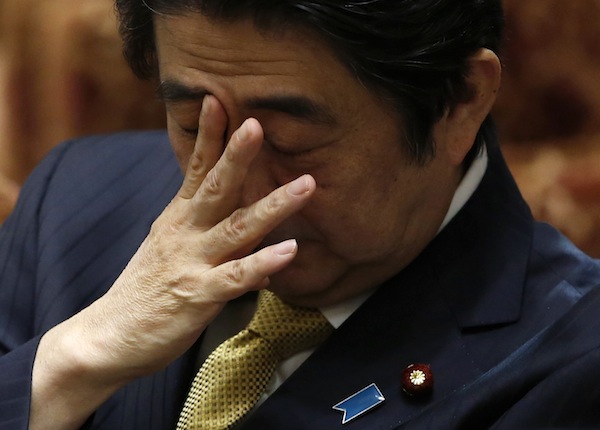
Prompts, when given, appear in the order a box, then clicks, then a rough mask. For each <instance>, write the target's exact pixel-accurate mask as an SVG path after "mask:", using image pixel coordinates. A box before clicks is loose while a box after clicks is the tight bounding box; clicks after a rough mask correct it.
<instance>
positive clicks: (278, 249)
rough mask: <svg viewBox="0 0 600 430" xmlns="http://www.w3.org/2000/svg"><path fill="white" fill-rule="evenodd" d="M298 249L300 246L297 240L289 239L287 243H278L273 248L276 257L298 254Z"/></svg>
mask: <svg viewBox="0 0 600 430" xmlns="http://www.w3.org/2000/svg"><path fill="white" fill-rule="evenodd" d="M296 248H298V244H297V243H296V239H289V240H286V241H285V242H281V243H278V244H277V245H274V246H273V254H276V255H289V254H293V253H294V252H296Z"/></svg>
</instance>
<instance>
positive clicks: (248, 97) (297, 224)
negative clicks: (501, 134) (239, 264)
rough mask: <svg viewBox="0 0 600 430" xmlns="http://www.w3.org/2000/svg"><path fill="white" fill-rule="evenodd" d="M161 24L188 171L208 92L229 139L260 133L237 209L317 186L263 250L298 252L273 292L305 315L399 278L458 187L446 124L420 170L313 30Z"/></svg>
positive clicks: (375, 103)
mask: <svg viewBox="0 0 600 430" xmlns="http://www.w3.org/2000/svg"><path fill="white" fill-rule="evenodd" d="M155 23H156V37H157V48H158V59H159V70H160V79H161V81H162V82H163V89H167V90H168V91H167V92H170V93H173V91H172V90H173V89H176V90H177V91H175V93H177V94H178V95H177V97H170V96H167V97H165V103H166V107H167V117H168V128H169V136H170V139H171V143H172V145H173V148H174V151H175V153H176V155H177V157H178V159H179V162H180V164H181V165H182V168H185V166H186V165H187V161H188V159H189V157H190V154H191V152H192V149H193V147H194V142H195V133H194V130H195V129H197V127H198V117H199V113H200V109H201V104H202V100H201V95H202V94H203V93H210V94H213V95H214V96H215V97H216V98H217V99H218V100H219V101H220V103H221V104H222V105H223V107H224V110H225V112H226V114H227V117H228V121H229V122H228V130H227V133H226V134H227V136H225V139H227V138H228V137H229V136H230V135H231V133H232V132H233V131H235V130H236V129H237V128H238V127H239V126H240V124H241V123H242V122H243V121H244V120H245V119H246V118H248V117H254V118H256V119H257V120H258V121H259V122H260V124H261V125H262V127H263V130H264V136H265V140H264V143H263V146H262V149H261V151H260V153H259V155H258V157H257V158H256V159H255V160H254V162H253V164H252V166H251V168H250V171H249V172H248V176H247V179H246V182H245V186H244V189H243V193H242V194H243V197H242V201H241V202H240V205H241V206H247V205H249V204H251V203H253V202H255V201H257V200H258V199H260V198H262V197H264V196H266V195H267V194H268V193H269V192H271V191H273V190H274V189H275V188H277V187H278V186H280V185H283V184H285V183H287V182H289V181H291V180H292V179H294V178H296V177H298V176H300V175H301V174H304V173H309V174H311V175H312V176H313V177H314V179H315V180H316V183H317V189H316V192H315V194H314V196H313V197H312V199H311V200H310V202H309V203H308V205H307V206H306V207H305V208H304V209H303V210H302V211H301V212H299V213H297V214H295V215H293V216H292V217H291V218H289V219H287V220H286V221H285V222H283V223H282V224H281V225H279V226H278V227H277V228H275V229H274V230H273V231H272V232H271V233H270V234H269V235H268V236H267V237H266V238H265V240H264V242H263V243H264V244H271V243H276V242H279V241H282V240H284V239H288V238H295V239H296V240H297V241H298V255H297V256H296V258H295V260H294V261H293V262H292V264H291V265H290V266H288V267H287V268H286V269H284V270H283V271H281V272H280V273H278V274H277V275H275V276H272V277H271V286H270V289H271V290H273V291H275V292H276V293H278V294H279V295H281V296H282V297H283V298H285V299H287V300H290V301H292V302H295V303H298V304H304V305H317V306H323V305H328V304H332V303H335V302H339V301H341V300H344V299H346V298H350V297H352V296H355V295H357V294H359V293H361V292H363V291H366V290H368V289H370V288H373V287H375V286H377V285H378V284H379V283H381V282H382V281H384V280H385V279H388V278H389V277H391V276H392V275H394V274H395V273H397V272H398V271H400V270H401V269H402V268H403V267H405V266H406V265H407V264H408V263H409V262H410V261H411V260H412V259H414V258H415V256H416V255H418V254H419V252H420V251H421V250H422V249H423V248H424V247H425V246H426V245H427V243H428V242H429V241H430V240H431V239H432V238H433V237H434V236H435V234H436V231H437V229H438V227H439V225H440V223H441V222H442V219H443V218H444V215H445V213H446V211H447V208H448V206H449V203H450V200H451V198H452V195H453V193H454V190H455V188H456V186H457V184H458V181H459V180H460V166H459V165H458V164H459V163H455V162H451V161H450V160H449V158H448V157H447V155H446V151H445V149H444V148H445V143H446V141H447V140H449V137H448V136H447V134H448V133H447V132H445V127H444V123H443V121H441V122H440V123H438V124H437V125H436V127H435V130H434V136H435V138H436V141H437V153H436V157H435V158H434V159H433V160H432V161H430V162H429V163H428V164H427V165H426V166H418V165H416V164H415V163H411V160H410V158H409V157H408V156H407V153H406V151H405V150H403V145H404V143H403V140H402V137H401V136H403V133H402V121H401V118H400V117H399V115H398V114H397V113H394V112H392V111H391V109H390V108H389V107H388V106H387V105H385V104H384V103H383V102H382V101H381V100H380V99H378V98H377V96H376V95H375V94H374V93H373V92H372V91H370V90H368V89H366V88H365V87H364V86H363V85H362V84H361V83H360V82H359V81H358V80H357V79H356V78H355V77H354V76H353V75H352V74H351V73H349V72H348V70H347V69H346V68H345V67H344V66H343V65H342V64H341V63H340V62H339V61H338V60H337V59H336V58H335V56H334V55H333V53H332V51H331V50H330V48H329V47H328V46H327V45H326V44H325V43H323V42H322V41H321V40H319V39H318V37H317V36H315V35H314V34H312V33H311V32H310V31H307V30H302V29H288V30H285V32H282V33H277V34H269V33H261V32H259V31H257V30H256V28H255V27H254V25H253V23H252V22H251V21H239V22H234V23H223V22H216V21H211V20H209V19H207V18H206V17H204V16H202V15H200V14H193V13H190V14H187V15H183V16H158V17H156V18H155ZM182 94H183V95H184V97H183V98H182V97H180V96H181V95H182ZM225 141H226V140H224V142H225Z"/></svg>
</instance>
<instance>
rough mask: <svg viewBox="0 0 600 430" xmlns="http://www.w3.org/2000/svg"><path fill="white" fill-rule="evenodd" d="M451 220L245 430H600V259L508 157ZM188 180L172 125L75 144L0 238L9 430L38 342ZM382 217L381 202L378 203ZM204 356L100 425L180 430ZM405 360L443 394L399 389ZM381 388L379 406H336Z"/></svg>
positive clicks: (120, 398) (105, 410) (16, 421)
mask: <svg viewBox="0 0 600 430" xmlns="http://www.w3.org/2000/svg"><path fill="white" fill-rule="evenodd" d="M489 155H490V163H489V167H488V170H487V172H486V174H485V177H484V179H483V181H482V183H481V185H480V186H479V188H478V189H477V191H476V192H475V194H474V195H473V196H472V198H471V199H470V200H469V202H468V203H467V204H466V205H465V207H463V209H462V210H461V211H460V212H459V213H458V215H457V216H456V217H455V218H454V219H453V220H452V221H451V222H450V224H449V225H448V226H447V227H446V228H445V229H444V230H443V231H442V232H441V233H440V234H439V235H438V236H437V238H436V239H435V240H434V241H433V242H432V243H431V244H430V245H429V246H428V248H427V249H426V250H425V251H424V252H423V253H422V254H421V255H420V256H419V257H418V258H417V259H416V260H415V261H414V262H413V263H412V264H411V265H410V266H409V267H407V268H406V269H405V270H403V271H402V272H401V273H400V274H398V275H397V276H396V277H395V278H393V279H391V280H389V281H388V282H387V283H386V284H385V285H382V286H381V287H380V288H379V289H378V291H377V292H376V293H375V294H374V295H373V296H372V297H371V298H370V299H369V300H368V301H367V302H366V303H365V304H364V305H363V306H362V307H360V308H359V309H358V310H357V311H356V312H355V313H354V314H353V315H352V316H351V317H350V318H349V319H348V320H347V321H346V322H345V323H344V324H343V325H342V326H341V327H340V328H339V329H338V330H337V331H336V332H335V333H334V335H333V336H332V337H331V338H330V339H329V340H328V341H327V342H326V343H325V344H323V345H322V346H321V347H320V348H319V349H318V350H317V351H316V352H315V353H314V354H313V355H312V356H311V357H310V358H309V359H308V360H307V361H306V362H305V363H304V364H303V365H302V366H301V367H300V369H298V371H296V372H295V373H294V374H293V375H292V376H291V377H290V378H289V379H288V380H287V381H286V382H285V383H284V384H283V385H282V386H281V387H280V389H279V390H278V391H277V392H276V393H275V394H274V395H272V396H271V397H270V398H269V399H268V400H267V401H266V402H265V403H264V404H263V405H262V406H261V407H260V408H259V409H258V410H257V411H256V412H255V413H254V414H253V415H252V416H251V417H250V419H249V420H248V421H247V422H246V423H245V425H244V426H243V427H244V428H245V429H267V430H268V429H311V430H313V429H336V428H348V429H369V430H373V429H392V428H418V429H450V428H461V429H483V428H489V427H495V428H506V429H516V428H548V427H554V428H558V427H586V426H587V427H590V428H593V427H598V428H600V351H599V349H598V346H599V345H600V290H599V289H594V288H593V286H594V285H596V284H598V283H600V266H599V265H598V263H597V262H595V261H594V260H592V259H590V258H589V257H587V256H586V255H584V254H582V253H581V252H580V251H578V250H577V249H576V248H574V247H573V245H571V244H570V243H569V242H568V241H567V240H566V239H565V238H564V237H562V236H561V235H560V234H559V233H557V232H556V231H555V230H554V229H552V228H551V227H549V226H547V225H543V224H539V223H535V222H534V221H533V220H532V219H531V216H530V213H529V210H528V208H527V206H526V204H525V203H524V202H523V200H522V198H521V196H520V194H519V192H518V191H517V188H516V186H515V184H514V183H513V181H512V178H511V177H510V174H509V173H508V170H507V168H506V166H505V165H504V162H503V160H502V157H501V155H500V152H499V150H498V149H497V148H494V147H490V148H489ZM180 183H181V174H180V172H179V169H178V166H177V164H176V162H175V159H174V157H173V155H172V153H171V150H170V148H169V146H168V142H167V137H166V134H165V133H164V132H150V133H130V134H120V135H116V136H104V137H92V138H87V139H83V140H80V141H76V142H69V143H66V144H64V145H62V146H60V147H58V148H57V149H56V150H54V151H53V152H52V154H51V155H50V156H49V157H48V158H47V159H46V160H45V161H44V162H43V163H42V164H41V166H40V167H39V168H38V169H37V170H36V171H35V172H34V174H33V175H32V176H31V178H30V180H29V181H28V183H27V184H26V186H25V187H24V189H23V192H22V194H21V198H20V201H19V203H18V206H17V208H16V210H15V212H14V213H13V215H12V216H11V217H10V219H9V220H8V221H7V222H6V223H5V225H4V226H3V227H2V229H1V230H0V282H1V284H0V429H26V428H27V420H28V409H29V399H30V382H31V368H32V363H33V360H34V356H35V351H36V347H37V343H38V340H39V337H40V336H41V335H42V334H43V333H44V332H45V331H46V330H48V329H49V328H51V327H52V326H54V325H56V324H57V323H59V322H60V321H62V320H64V319H66V318H68V317H69V316H71V315H72V314H74V313H75V312H76V311H77V310H79V309H81V308H83V307H85V306H86V305H88V304H89V303H91V302H92V301H94V300H95V299H96V298H97V297H99V296H100V295H101V294H102V293H103V292H105V291H106V290H107V289H108V288H109V287H110V285H111V284H112V282H113V281H114V279H115V278H116V277H117V276H118V274H119V273H120V271H121V270H122V269H123V267H124V266H125V264H126V263H127V262H128V260H129V258H130V257H131V256H132V254H133V253H134V252H135V251H136V249H137V246H138V245H139V244H140V243H141V241H142V240H143V239H144V237H145V236H146V234H147V232H148V230H149V228H150V225H151V223H152V221H153V220H154V219H155V218H156V217H157V216H158V215H159V214H160V212H161V211H162V209H163V208H164V207H165V205H166V204H167V203H168V202H169V200H170V199H171V198H172V196H173V195H174V193H175V192H176V191H177V189H178V186H179V184H180ZM374 209H375V210H376V208H374ZM195 357H196V351H195V350H194V348H192V350H190V351H189V352H188V353H187V354H185V355H184V356H183V357H181V358H180V359H179V360H177V361H175V362H174V363H172V364H171V365H170V366H169V367H167V368H166V369H165V370H164V371H162V372H159V373H157V374H155V375H152V376H149V377H146V378H143V379H140V380H137V381H135V382H133V383H131V384H130V385H128V386H127V387H125V388H123V389H122V390H121V391H119V392H118V393H117V394H115V395H114V396H113V397H112V398H111V399H110V400H109V401H108V402H106V404H104V405H103V406H102V407H100V408H99V409H98V411H97V412H96V414H95V415H94V416H93V417H92V419H91V420H90V422H89V423H88V425H89V426H90V427H91V428H94V429H145V430H146V429H171V428H174V423H175V422H176V420H177V415H178V413H179V409H180V408H181V404H182V402H183V398H184V396H185V393H186V391H187V388H188V385H189V383H190V380H191V378H192V376H193V373H194V368H193V367H194V359H195ZM410 363H429V364H430V365H431V368H432V371H433V373H434V379H435V386H434V390H433V393H432V395H431V396H429V397H426V398H423V399H420V400H419V399H415V398H411V397H409V396H407V395H406V394H404V393H403V392H402V390H401V388H400V381H401V373H402V370H403V368H404V367H405V366H407V365H408V364H410ZM371 383H375V384H377V386H378V388H379V389H380V390H381V392H382V394H383V396H384V397H385V399H386V400H385V402H383V403H382V404H381V405H380V406H378V407H376V408H374V409H373V410H371V411H369V412H368V413H366V414H364V415H363V416H361V417H359V418H357V419H355V420H353V421H351V422H350V423H348V424H346V425H342V424H341V418H342V414H341V413H340V412H338V411H335V410H333V409H332V407H333V406H334V405H335V404H337V403H338V402H340V401H341V400H343V399H345V398H346V397H348V396H350V395H352V394H354V393H356V392H358V391H359V390H361V389H362V388H364V387H366V386H368V385H369V384H371Z"/></svg>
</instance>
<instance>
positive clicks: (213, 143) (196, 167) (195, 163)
mask: <svg viewBox="0 0 600 430" xmlns="http://www.w3.org/2000/svg"><path fill="white" fill-rule="evenodd" d="M226 128H227V114H226V113H225V110H224V109H223V106H222V105H221V103H220V102H219V101H218V100H217V98H216V97H215V96H212V95H206V96H204V99H203V100H202V109H201V111H200V118H199V119H198V136H197V137H196V143H195V145H194V150H193V151H192V154H191V156H190V160H189V162H188V165H187V169H186V171H185V177H184V179H183V184H182V185H181V188H180V190H179V196H181V197H183V198H185V199H190V198H192V197H193V196H194V194H195V193H196V191H197V190H198V188H199V187H200V184H202V181H204V179H205V177H206V175H207V173H208V172H209V171H210V169H212V168H213V167H214V165H215V164H216V163H217V161H218V160H219V157H220V156H221V154H222V153H223V149H224V145H225V139H224V136H225V130H226Z"/></svg>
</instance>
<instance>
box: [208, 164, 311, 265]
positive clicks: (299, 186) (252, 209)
mask: <svg viewBox="0 0 600 430" xmlns="http://www.w3.org/2000/svg"><path fill="white" fill-rule="evenodd" d="M315 189H316V183H315V180H314V179H313V177H312V176H310V175H303V176H301V177H299V178H297V179H295V180H294V181H292V182H290V183H288V184H286V185H284V186H282V187H279V188H278V189H276V190H275V191H272V192H271V193H270V194H269V195H268V196H266V197H264V198H262V199H261V200H259V201H257V202H256V203H254V204H252V205H251V206H248V207H246V208H240V209H237V210H236V211H235V212H233V213H232V214H231V216H229V217H227V218H226V219H224V220H223V221H221V222H220V223H219V224H218V225H216V226H215V227H214V228H213V229H211V230H210V231H208V232H207V233H206V236H205V240H206V242H204V244H203V246H202V247H201V248H200V252H201V253H202V257H203V258H204V259H206V261H209V262H211V263H212V264H219V263H221V262H223V261H226V260H228V259H230V258H236V257H237V256H239V255H245V254H247V253H249V252H250V251H251V250H252V249H254V248H255V247H256V246H257V245H258V244H259V243H260V241H261V240H262V239H263V238H264V237H265V235H267V234H268V233H269V232H270V231H271V230H273V229H274V228H275V227H276V226H277V225H278V224H280V223H281V222H282V221H283V220H285V219H286V218H288V217H289V216H290V215H292V214H293V213H295V212H298V211H299V210H301V209H302V208H303V207H304V206H305V205H306V203H307V202H308V201H309V199H310V198H311V196H312V195H313V194H314V191H315Z"/></svg>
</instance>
